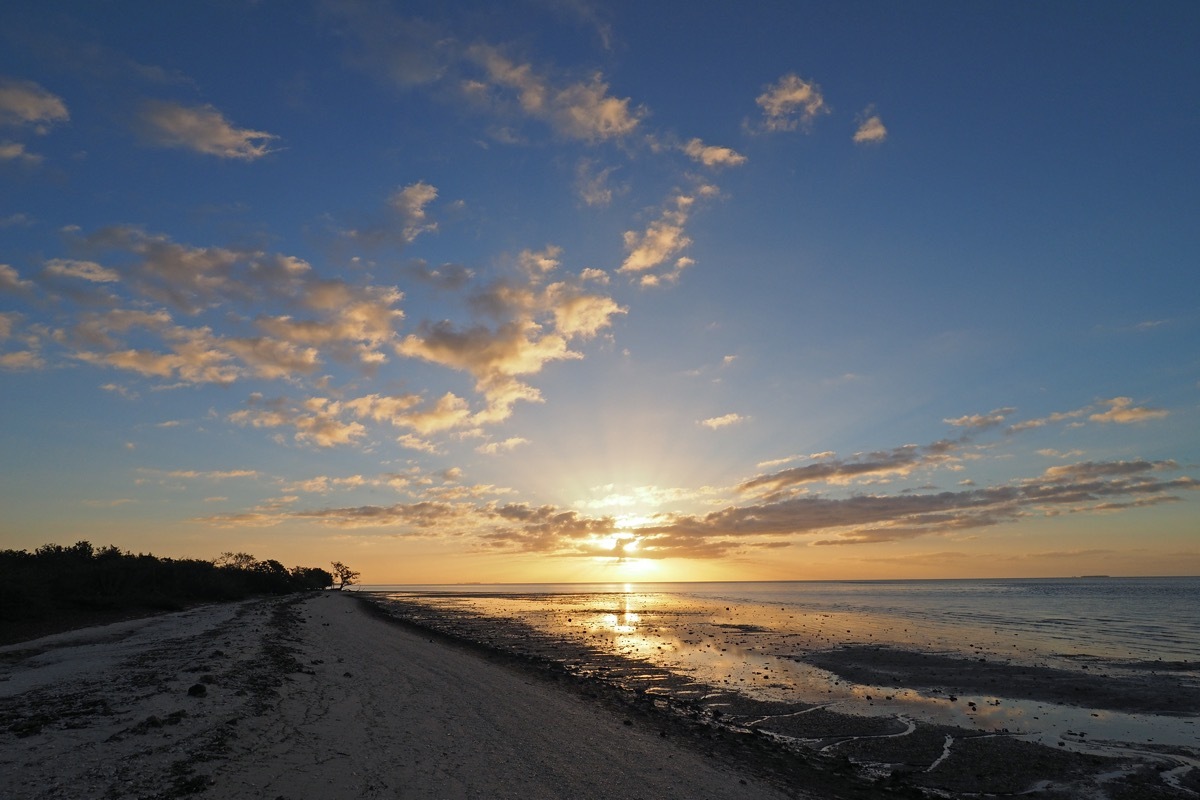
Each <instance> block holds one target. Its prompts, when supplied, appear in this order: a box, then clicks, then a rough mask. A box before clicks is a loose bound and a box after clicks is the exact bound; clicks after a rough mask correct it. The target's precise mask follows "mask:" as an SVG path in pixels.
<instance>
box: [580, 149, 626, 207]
mask: <svg viewBox="0 0 1200 800" xmlns="http://www.w3.org/2000/svg"><path fill="white" fill-rule="evenodd" d="M615 169H616V168H615V167H605V168H604V169H595V168H594V167H593V165H592V162H591V161H590V160H588V159H583V160H581V161H580V162H579V165H578V166H577V167H576V168H575V192H576V194H578V195H579V199H580V200H582V201H583V202H584V204H585V205H588V206H593V207H597V208H603V207H606V206H608V205H609V204H611V203H612V200H613V195H614V193H615V192H614V190H613V188H612V186H611V184H610V183H609V179H610V177H611V176H612V173H613V171H614V170H615Z"/></svg>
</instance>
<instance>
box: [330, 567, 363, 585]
mask: <svg viewBox="0 0 1200 800" xmlns="http://www.w3.org/2000/svg"><path fill="white" fill-rule="evenodd" d="M358 576H359V573H357V572H355V571H354V570H352V569H350V568H349V567H347V566H346V565H345V564H343V563H342V562H340V561H334V562H333V579H334V580H335V581H336V582H337V588H338V591H339V592H340V591H341V590H342V589H344V588H346V587H347V586H349V585H351V584H352V583H354V582H355V581H357V580H358Z"/></svg>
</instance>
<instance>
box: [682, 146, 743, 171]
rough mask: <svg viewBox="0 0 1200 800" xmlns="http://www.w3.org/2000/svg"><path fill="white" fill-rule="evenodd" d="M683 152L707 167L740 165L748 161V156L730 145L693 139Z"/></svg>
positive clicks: (684, 147)
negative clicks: (729, 146)
mask: <svg viewBox="0 0 1200 800" xmlns="http://www.w3.org/2000/svg"><path fill="white" fill-rule="evenodd" d="M683 152H685V153H687V154H688V156H689V157H690V158H692V159H693V160H695V161H699V162H700V163H701V164H703V165H704V166H706V167H738V166H741V165H742V164H745V163H746V157H745V156H744V155H742V154H740V153H738V152H737V151H736V150H733V149H731V148H728V147H717V146H714V145H706V144H704V142H702V141H700V140H699V139H692V140H691V141H689V142H688V143H687V144H685V145H684V146H683Z"/></svg>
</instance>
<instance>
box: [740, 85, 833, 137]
mask: <svg viewBox="0 0 1200 800" xmlns="http://www.w3.org/2000/svg"><path fill="white" fill-rule="evenodd" d="M756 102H757V103H758V105H759V107H760V108H762V110H763V123H762V124H763V128H764V129H765V130H768V131H793V130H796V128H798V127H804V128H808V127H809V126H810V125H811V124H812V122H813V120H815V119H816V118H817V117H818V116H820V115H821V114H828V113H829V109H828V108H827V107H826V105H825V98H824V97H822V96H821V89H820V87H819V86H817V85H816V84H815V83H812V82H809V81H805V80H802V79H801V78H800V77H798V76H797V75H796V74H795V73H789V74H787V75H784V76H783V77H782V78H780V79H779V80H778V82H776V83H775V84H773V85H771V86H768V87H767V89H766V91H764V92H763V93H762V94H760V95H759V96H758V98H757V100H756Z"/></svg>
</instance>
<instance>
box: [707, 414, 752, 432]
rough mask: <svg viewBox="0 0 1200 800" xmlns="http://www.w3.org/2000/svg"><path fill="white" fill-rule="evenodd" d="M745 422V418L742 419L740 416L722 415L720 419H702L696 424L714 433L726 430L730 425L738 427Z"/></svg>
mask: <svg viewBox="0 0 1200 800" xmlns="http://www.w3.org/2000/svg"><path fill="white" fill-rule="evenodd" d="M745 421H746V417H743V416H742V415H741V414H724V415H722V416H720V417H709V418H708V419H702V420H700V421H699V422H698V424H700V425H703V426H704V427H706V428H710V429H711V430H714V431H715V430H720V429H721V428H728V427H729V426H730V425H738V424H740V423H743V422H745Z"/></svg>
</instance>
